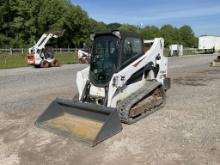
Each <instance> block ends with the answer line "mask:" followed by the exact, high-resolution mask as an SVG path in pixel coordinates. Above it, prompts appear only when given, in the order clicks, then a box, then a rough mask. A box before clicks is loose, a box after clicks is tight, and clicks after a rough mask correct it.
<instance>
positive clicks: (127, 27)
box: [119, 24, 139, 32]
mask: <svg viewBox="0 0 220 165" xmlns="http://www.w3.org/2000/svg"><path fill="white" fill-rule="evenodd" d="M119 30H122V31H128V32H138V30H139V29H138V28H137V26H134V25H129V24H122V25H121V26H120V27H119Z"/></svg>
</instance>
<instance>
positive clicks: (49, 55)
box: [26, 31, 64, 68]
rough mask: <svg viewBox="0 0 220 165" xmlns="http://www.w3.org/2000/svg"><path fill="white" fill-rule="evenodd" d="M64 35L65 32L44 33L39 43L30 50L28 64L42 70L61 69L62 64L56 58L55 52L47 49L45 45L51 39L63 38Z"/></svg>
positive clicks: (27, 58)
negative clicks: (49, 68)
mask: <svg viewBox="0 0 220 165" xmlns="http://www.w3.org/2000/svg"><path fill="white" fill-rule="evenodd" d="M63 33H64V31H61V32H54V33H51V32H50V33H44V34H43V35H42V36H41V38H40V39H39V40H38V42H37V43H36V44H35V45H34V46H33V47H31V48H29V49H28V54H27V57H26V60H27V63H28V64H29V65H33V66H35V67H41V68H48V67H59V66H60V63H59V61H57V60H56V59H55V58H54V53H53V51H52V50H48V49H46V48H45V45H46V44H47V42H48V41H49V40H50V39H51V38H59V37H61V36H63Z"/></svg>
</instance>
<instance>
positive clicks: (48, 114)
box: [36, 99, 122, 146]
mask: <svg viewBox="0 0 220 165" xmlns="http://www.w3.org/2000/svg"><path fill="white" fill-rule="evenodd" d="M36 125H37V126H38V127H40V128H45V129H47V130H49V131H52V132H54V133H56V134H59V135H63V136H69V137H72V138H74V139H76V140H79V141H82V142H85V143H87V144H89V145H90V146H94V145H96V144H97V143H99V142H101V141H103V140H105V139H107V138H109V137H111V136H113V135H114V134H117V133H118V132H120V131H121V130H122V125H121V122H120V118H119V116H118V112H117V110H116V109H113V108H107V107H104V106H100V105H96V104H90V103H81V102H73V101H72V100H62V99H56V100H54V101H53V102H52V103H51V104H50V105H49V107H48V108H47V109H46V111H45V112H44V113H43V114H42V115H41V116H40V117H39V118H38V119H37V121H36Z"/></svg>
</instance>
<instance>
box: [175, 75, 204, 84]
mask: <svg viewBox="0 0 220 165" xmlns="http://www.w3.org/2000/svg"><path fill="white" fill-rule="evenodd" d="M206 81H207V80H206V79H204V78H198V77H180V78H176V79H173V82H174V83H176V84H180V85H189V86H207V84H206V83H205V82H206Z"/></svg>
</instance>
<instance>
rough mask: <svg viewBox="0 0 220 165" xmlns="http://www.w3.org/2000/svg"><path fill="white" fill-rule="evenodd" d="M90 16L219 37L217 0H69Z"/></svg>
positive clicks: (219, 10)
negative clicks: (187, 26)
mask: <svg viewBox="0 0 220 165" xmlns="http://www.w3.org/2000/svg"><path fill="white" fill-rule="evenodd" d="M71 1H72V3H73V4H74V5H80V6H81V7H82V9H84V10H85V11H87V13H88V15H89V16H90V17H91V18H94V19H96V20H97V21H103V22H105V23H113V22H118V23H129V24H133V25H140V24H143V26H146V25H155V26H157V27H161V26H163V25H164V24H171V25H173V26H175V27H181V26H183V25H190V26H191V27H192V29H193V31H194V32H195V34H196V35H197V36H200V35H218V36H220V0H150V1H149V0H121V1H120V0H107V1H105V0H71Z"/></svg>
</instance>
